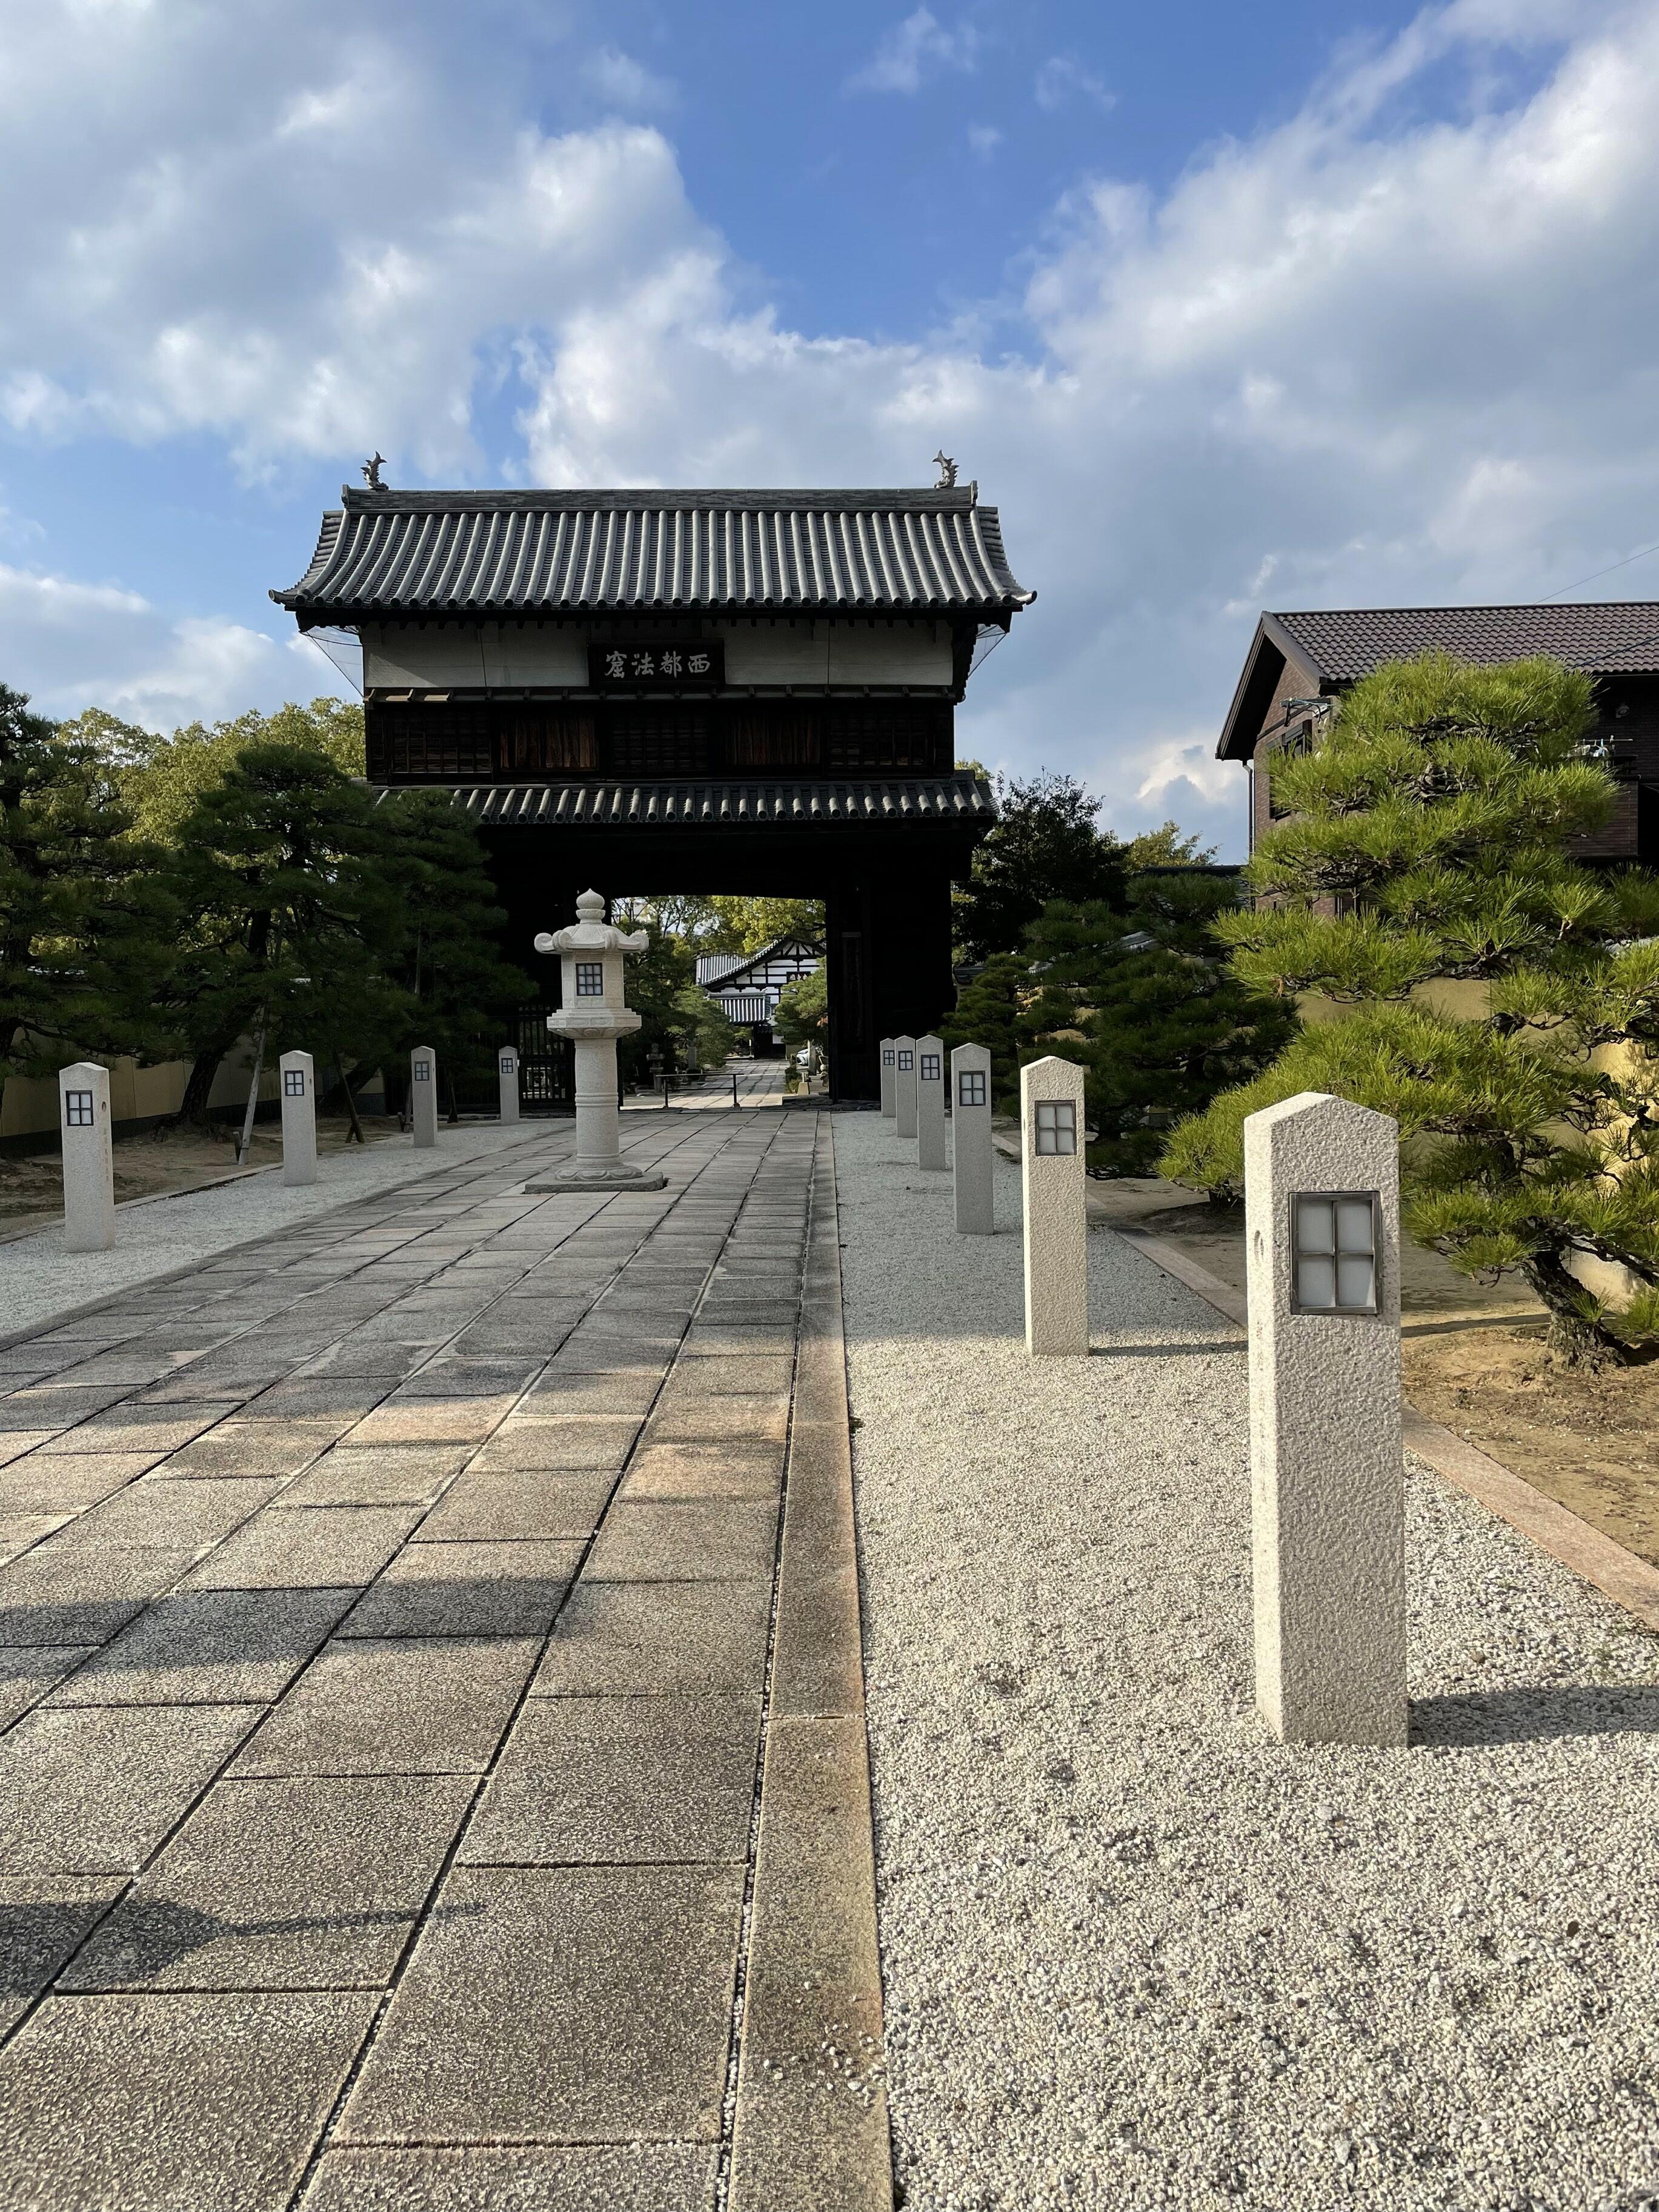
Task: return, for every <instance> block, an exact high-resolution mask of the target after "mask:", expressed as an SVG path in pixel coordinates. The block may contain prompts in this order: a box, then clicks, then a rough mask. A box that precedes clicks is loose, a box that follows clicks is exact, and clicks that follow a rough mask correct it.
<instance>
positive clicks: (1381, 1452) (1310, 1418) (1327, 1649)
mask: <svg viewBox="0 0 1659 2212" xmlns="http://www.w3.org/2000/svg"><path fill="white" fill-rule="evenodd" d="M1244 1237H1245V1249H1246V1265H1247V1268H1248V1281H1249V1341H1250V1548H1251V1557H1252V1565H1253V1582H1254V1587H1255V1699H1256V1705H1257V1708H1258V1709H1259V1711H1261V1715H1262V1717H1263V1718H1264V1719H1265V1720H1266V1722H1267V1725H1268V1727H1269V1728H1271V1729H1273V1733H1274V1735H1278V1736H1280V1737H1282V1738H1284V1739H1285V1740H1286V1741H1290V1742H1295V1743H1354V1744H1380V1745H1401V1744H1403V1743H1404V1742H1405V1741H1406V1725H1407V1707H1406V1541H1405V1498H1406V1486H1405V1467H1404V1461H1403V1459H1402V1456H1401V1434H1400V1132H1399V1128H1398V1127H1397V1125H1396V1124H1395V1122H1394V1121H1391V1120H1390V1119H1389V1116H1388V1115H1386V1114H1376V1113H1373V1112H1372V1111H1371V1110H1370V1108H1369V1107H1364V1106H1356V1105H1354V1104H1352V1103H1351V1102H1350V1101H1349V1100H1347V1099H1346V1098H1333V1097H1328V1096H1327V1095H1326V1094H1325V1093H1324V1092H1323V1091H1302V1092H1301V1093H1299V1094H1298V1096H1297V1097H1294V1098H1287V1099H1285V1101H1284V1102H1283V1103H1282V1104H1280V1105H1278V1106H1269V1107H1267V1108H1266V1109H1263V1111H1262V1112H1261V1113H1259V1114H1252V1115H1249V1118H1248V1120H1247V1121H1245V1124H1244Z"/></svg>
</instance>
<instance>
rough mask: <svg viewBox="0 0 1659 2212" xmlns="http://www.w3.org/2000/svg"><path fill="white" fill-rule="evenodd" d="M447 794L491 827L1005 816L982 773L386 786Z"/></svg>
mask: <svg viewBox="0 0 1659 2212" xmlns="http://www.w3.org/2000/svg"><path fill="white" fill-rule="evenodd" d="M434 789H436V790H440V791H443V790H447V792H448V793H449V794H450V796H451V798H452V799H453V801H454V803H455V805H457V806H459V807H462V808H464V809H465V811H466V812H467V813H468V814H470V815H471V817H472V818H473V820H474V821H475V822H477V823H481V824H486V825H488V826H489V827H492V828H514V829H653V828H654V829H686V828H690V827H705V828H717V829H742V828H745V827H754V828H762V827H764V826H766V825H768V824H773V823H787V824H790V825H791V826H793V827H795V828H818V827H848V828H867V827H870V826H872V825H874V824H878V823H908V822H928V823H979V824H982V825H983V826H984V827H985V828H987V829H988V828H989V827H990V825H991V824H992V823H994V821H995V820H996V818H997V807H996V801H995V799H994V798H993V797H992V795H991V787H990V785H989V784H988V783H987V782H986V781H984V780H983V778H981V777H980V776H975V775H941V776H903V777H881V778H851V779H848V778H822V779H821V778H812V779H810V780H801V781H785V780H772V779H767V780H758V779H755V778H750V777H732V778H729V779H725V780H721V781H697V780H696V779H693V778H690V777H686V778H684V779H683V780H677V781H672V782H668V781H665V782H661V783H626V782H624V783H617V782H607V781H597V780H596V781H586V782H580V783H577V782H571V783H484V784H472V783H465V784H462V783H457V784H438V785H433V784H397V785H382V786H380V787H379V789H378V790H377V793H376V799H377V801H380V800H384V799H386V798H387V797H389V796H390V795H392V793H394V792H396V791H422V790H424V791H431V790H434Z"/></svg>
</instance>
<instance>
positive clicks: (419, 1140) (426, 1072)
mask: <svg viewBox="0 0 1659 2212" xmlns="http://www.w3.org/2000/svg"><path fill="white" fill-rule="evenodd" d="M409 1122H410V1128H411V1129H413V1131H414V1133H415V1145H416V1150H417V1151H419V1152H426V1151H429V1150H430V1148H431V1147H432V1146H434V1145H435V1144H436V1143H437V1141H438V1055H437V1054H436V1053H435V1052H434V1050H433V1049H432V1047H431V1046H430V1045H429V1044H417V1045H416V1048H415V1049H414V1051H413V1052H411V1053H410V1055H409Z"/></svg>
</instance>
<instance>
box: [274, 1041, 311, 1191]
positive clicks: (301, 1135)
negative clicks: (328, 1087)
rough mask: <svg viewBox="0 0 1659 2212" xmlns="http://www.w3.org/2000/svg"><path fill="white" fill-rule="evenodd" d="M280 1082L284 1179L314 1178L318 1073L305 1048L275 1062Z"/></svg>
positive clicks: (286, 1180) (305, 1180) (300, 1179)
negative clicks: (281, 1088)
mask: <svg viewBox="0 0 1659 2212" xmlns="http://www.w3.org/2000/svg"><path fill="white" fill-rule="evenodd" d="M276 1066H277V1070H278V1073H279V1074H280V1076H281V1079H282V1085H283V1182H285V1183H302V1182H316V1180H317V1075H316V1071H315V1069H314V1068H313V1066H312V1064H311V1054H309V1053H308V1052H285V1053H284V1054H283V1056H282V1058H281V1060H278V1061H277V1063H276Z"/></svg>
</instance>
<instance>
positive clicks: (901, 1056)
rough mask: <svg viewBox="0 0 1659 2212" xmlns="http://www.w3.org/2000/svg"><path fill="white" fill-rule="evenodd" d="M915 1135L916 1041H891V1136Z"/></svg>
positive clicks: (896, 1039)
mask: <svg viewBox="0 0 1659 2212" xmlns="http://www.w3.org/2000/svg"><path fill="white" fill-rule="evenodd" d="M915 1133H916V1041H915V1038H914V1037H910V1036H902V1037H895V1038H894V1039H893V1134H894V1135H895V1136H896V1137H914V1136H915Z"/></svg>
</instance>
